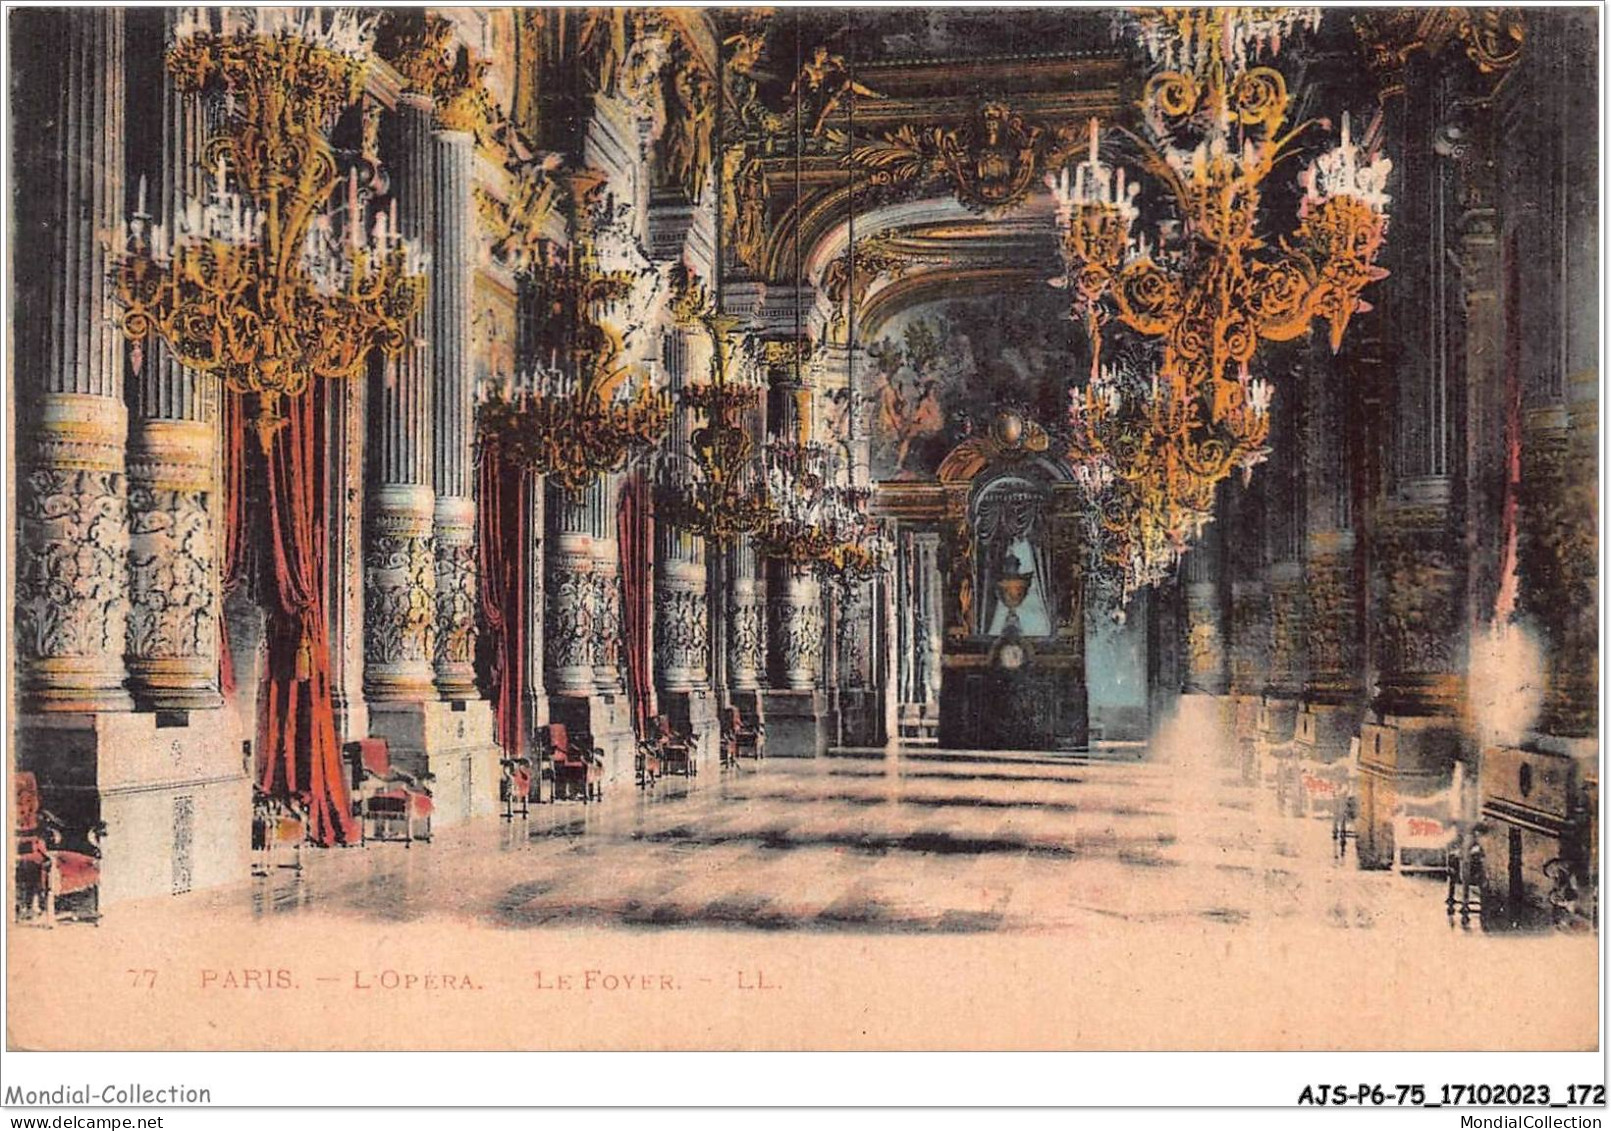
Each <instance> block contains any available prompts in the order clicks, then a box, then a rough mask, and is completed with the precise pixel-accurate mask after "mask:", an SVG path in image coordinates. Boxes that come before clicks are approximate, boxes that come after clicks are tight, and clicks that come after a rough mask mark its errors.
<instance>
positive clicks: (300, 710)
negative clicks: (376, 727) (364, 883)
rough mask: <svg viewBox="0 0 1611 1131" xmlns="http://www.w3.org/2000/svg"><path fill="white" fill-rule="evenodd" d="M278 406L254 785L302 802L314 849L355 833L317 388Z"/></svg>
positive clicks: (270, 464) (270, 465) (270, 466)
mask: <svg viewBox="0 0 1611 1131" xmlns="http://www.w3.org/2000/svg"><path fill="white" fill-rule="evenodd" d="M280 405H281V410H282V411H283V412H284V414H285V416H286V417H287V419H286V421H285V423H284V425H283V426H282V427H281V428H280V429H279V430H278V431H277V432H276V433H275V434H274V437H273V439H272V441H271V442H270V444H269V448H268V452H267V459H266V465H267V467H266V470H267V475H266V477H265V479H266V482H267V486H268V490H267V502H268V505H267V511H268V528H269V529H268V547H267V548H268V550H269V560H270V561H271V562H272V563H273V567H274V568H273V571H272V573H273V576H272V578H265V579H264V589H265V593H264V595H263V599H264V601H265V603H266V605H267V608H266V610H265V612H266V614H267V620H268V625H267V634H268V661H267V669H266V671H265V673H264V678H263V682H262V685H261V687H260V688H259V692H258V711H257V720H258V721H257V727H258V745H257V749H258V773H259V784H260V785H261V787H262V789H263V791H264V792H265V793H268V794H271V795H274V796H280V797H287V796H291V797H296V798H299V799H300V800H303V801H305V802H306V804H307V808H308V818H309V829H308V835H309V837H310V839H312V840H313V841H314V842H315V843H317V844H323V845H329V844H350V843H353V842H354V841H356V840H358V827H357V824H356V822H355V821H354V820H353V815H352V805H351V802H350V799H349V796H348V792H347V778H346V772H345V767H344V766H343V764H342V758H341V749H340V746H339V745H338V743H337V741H336V718H335V711H334V709H333V706H332V704H331V695H330V638H329V629H328V623H327V619H326V612H325V589H326V583H327V580H328V579H327V568H326V562H325V526H324V517H323V515H322V513H321V508H320V506H319V500H320V499H322V498H323V497H324V476H325V459H324V450H323V445H322V443H321V442H320V441H321V439H322V436H323V428H322V427H321V426H320V425H321V422H322V417H323V409H324V393H323V383H322V382H315V384H314V387H313V389H311V390H310V391H309V392H306V393H304V394H302V395H301V396H297V397H290V398H282V400H281V402H280ZM243 417H244V414H238V415H237V417H236V420H237V422H238V423H243V422H244V421H243ZM254 442H255V437H254ZM232 446H233V442H232Z"/></svg>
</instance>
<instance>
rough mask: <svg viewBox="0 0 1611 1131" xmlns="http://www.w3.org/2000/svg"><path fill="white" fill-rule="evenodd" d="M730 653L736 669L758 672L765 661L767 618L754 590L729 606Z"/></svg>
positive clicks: (734, 600)
mask: <svg viewBox="0 0 1611 1131" xmlns="http://www.w3.org/2000/svg"><path fill="white" fill-rule="evenodd" d="M727 624H728V634H729V636H728V649H729V651H728V654H729V656H730V657H731V659H732V665H733V669H734V670H735V671H741V672H745V673H746V674H750V673H755V672H759V671H760V670H761V668H762V667H763V666H764V665H765V663H766V618H765V616H763V615H762V611H761V606H760V605H759V604H758V603H757V602H756V600H755V596H754V594H753V593H752V594H749V595H748V596H747V597H746V598H744V599H740V598H739V597H737V596H736V595H735V597H734V599H733V601H732V602H731V603H730V604H729V605H728V606H727Z"/></svg>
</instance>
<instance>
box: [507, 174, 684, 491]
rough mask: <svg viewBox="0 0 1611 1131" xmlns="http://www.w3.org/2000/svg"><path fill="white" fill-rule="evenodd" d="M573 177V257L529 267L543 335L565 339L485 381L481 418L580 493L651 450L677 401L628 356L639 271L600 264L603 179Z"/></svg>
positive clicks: (511, 447) (532, 462)
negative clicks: (516, 370) (512, 372)
mask: <svg viewBox="0 0 1611 1131" xmlns="http://www.w3.org/2000/svg"><path fill="white" fill-rule="evenodd" d="M568 179H569V182H570V186H569V187H570V195H571V201H572V204H573V206H574V209H575V221H576V222H575V226H574V227H575V232H574V236H573V239H572V241H571V243H570V245H569V247H568V248H567V249H566V253H565V259H564V260H563V261H562V262H559V263H545V264H544V265H542V266H541V267H539V268H538V269H536V270H534V271H532V272H531V273H530V275H529V276H528V278H529V281H530V283H531V285H532V286H533V288H534V289H535V290H536V291H537V293H538V301H537V304H536V305H537V307H538V309H539V310H540V311H541V313H542V316H543V321H544V323H545V328H544V333H545V335H546V336H548V337H549V338H550V340H553V339H559V340H562V341H563V342H564V343H565V344H564V346H563V349H562V348H561V347H558V346H555V347H553V348H551V349H550V351H549V359H548V364H547V365H543V364H542V363H541V361H540V360H534V361H532V362H531V363H530V364H529V365H528V367H527V368H526V369H524V370H523V371H522V372H521V374H520V375H519V376H518V377H516V378H513V379H511V378H503V379H501V380H494V381H488V382H485V383H483V384H482V386H481V387H480V389H479V390H478V401H479V404H478V408H477V423H478V426H479V429H480V433H481V438H482V442H483V443H491V444H496V445H497V446H498V448H499V450H500V451H501V452H503V453H504V454H506V455H508V456H509V457H510V458H511V459H513V460H515V461H516V462H518V463H520V464H522V465H524V466H526V467H529V468H530V469H532V470H533V471H535V472H536V473H537V474H539V475H542V476H545V477H547V478H548V479H549V480H550V481H551V482H553V483H556V484H557V485H558V486H560V487H561V488H563V489H564V490H565V491H568V492H571V493H576V492H579V491H581V490H583V489H584V488H586V487H587V486H588V485H589V484H590V483H592V482H593V481H594V479H596V478H597V477H598V476H600V475H603V474H606V473H609V472H615V471H621V470H624V469H625V468H627V467H628V466H630V465H631V464H632V463H634V462H635V461H636V460H638V459H640V458H642V457H643V456H644V455H646V454H648V453H649V452H650V451H652V450H653V449H654V448H655V446H656V445H658V444H659V443H660V440H661V438H662V437H663V436H664V435H665V433H666V429H667V427H668V426H669V425H670V423H671V401H670V398H669V397H668V396H667V395H666V394H665V393H664V392H663V391H661V390H659V389H657V388H656V387H655V382H654V380H653V375H652V373H649V372H647V371H646V370H644V369H641V368H640V367H638V366H636V365H632V364H623V363H622V361H621V354H622V352H623V345H624V343H623V337H622V333H621V331H620V330H619V329H618V328H617V325H616V323H617V322H618V321H620V320H622V317H623V314H622V311H621V309H620V307H621V305H622V303H623V302H624V301H625V300H626V299H627V298H628V297H629V296H630V294H631V292H632V289H633V287H634V285H635V283H636V280H637V273H636V272H634V271H631V270H627V269H621V268H613V269H606V268H604V267H602V266H601V265H600V263H599V260H598V255H597V251H596V249H595V246H594V239H593V236H594V231H593V229H594V225H593V222H592V209H591V205H590V203H589V201H590V199H591V197H592V196H593V195H594V194H595V193H596V192H597V190H598V189H599V187H601V186H602V185H603V183H604V178H603V176H602V175H601V174H599V173H597V172H595V171H592V170H585V169H583V170H575V171H573V172H572V173H570V174H569V177H568ZM562 359H563V362H562Z"/></svg>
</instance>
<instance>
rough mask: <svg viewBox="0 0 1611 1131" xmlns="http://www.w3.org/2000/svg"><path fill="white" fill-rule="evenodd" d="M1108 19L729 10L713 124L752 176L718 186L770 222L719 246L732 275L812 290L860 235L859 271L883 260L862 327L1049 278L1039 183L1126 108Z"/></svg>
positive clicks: (1052, 246)
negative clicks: (922, 306) (718, 120)
mask: <svg viewBox="0 0 1611 1131" xmlns="http://www.w3.org/2000/svg"><path fill="white" fill-rule="evenodd" d="M1110 27H1111V13H1110V12H1106V11H1096V10H1090V9H1087V10H1069V9H1022V8H1020V9H931V10H927V11H924V10H917V9H902V10H898V11H897V10H884V11H880V10H876V9H873V10H869V9H856V10H827V9H818V10H814V11H813V10H797V9H791V10H788V11H786V12H779V13H777V14H776V15H773V16H770V17H765V18H759V17H755V16H742V15H738V14H730V15H728V16H725V17H724V23H723V33H724V39H725V43H724V46H725V50H726V53H727V54H726V58H727V60H728V63H729V68H728V73H727V80H728V81H727V87H726V89H727V99H726V101H725V102H724V116H725V125H724V128H723V135H724V140H725V142H726V144H727V147H728V153H729V154H730V155H731V156H730V169H738V168H740V167H742V168H743V169H744V170H745V172H746V173H747V175H746V176H744V177H740V178H737V179H736V180H735V181H734V183H733V184H732V185H730V191H731V192H732V193H733V197H734V201H733V203H734V206H735V211H739V210H743V209H744V208H746V207H748V208H751V209H753V210H754V211H753V212H752V215H754V214H759V215H761V216H762V217H763V218H764V219H763V222H762V223H760V224H758V225H754V224H752V225H750V227H749V229H748V233H749V235H750V237H751V238H750V239H749V240H748V241H746V240H745V239H744V238H742V236H741V237H739V238H733V239H729V240H728V252H729V255H728V271H729V277H730V278H746V277H747V278H751V279H755V280H757V281H759V282H762V283H773V284H778V285H784V286H795V285H811V286H822V285H823V284H824V280H825V278H828V277H829V275H830V268H831V265H832V264H833V262H834V261H835V260H836V259H844V260H846V261H847V264H846V265H841V267H840V268H839V270H840V272H841V273H842V274H843V273H844V272H846V271H847V270H848V262H849V261H850V260H851V258H852V257H850V256H847V251H848V249H849V248H850V246H851V241H852V239H853V238H854V240H855V242H856V244H857V245H858V249H859V248H860V247H861V245H862V244H863V241H866V240H868V239H869V238H871V239H872V240H873V241H874V242H875V244H876V253H875V254H874V255H873V256H872V257H871V258H870V259H869V263H868V264H866V265H863V264H862V263H861V262H860V261H859V259H858V260H857V267H856V273H857V274H858V275H863V276H865V275H866V274H867V273H868V272H869V271H871V269H872V267H873V266H881V267H882V268H883V270H881V271H880V272H879V275H878V281H877V282H876V283H873V284H872V285H871V286H868V285H867V280H866V279H865V277H864V278H863V279H862V280H861V282H860V284H859V286H858V291H859V292H860V293H859V295H858V297H860V298H862V299H863V300H864V306H863V309H862V310H861V312H860V315H859V317H860V320H861V322H862V323H863V324H864V325H865V326H867V327H869V328H872V329H876V327H877V326H878V325H879V324H881V322H882V321H884V320H887V318H889V317H891V316H893V315H894V314H895V313H896V312H898V310H899V309H900V308H901V307H902V306H904V305H908V304H910V303H922V302H927V301H930V299H931V297H932V296H935V295H942V294H944V293H947V291H950V292H953V293H983V292H986V291H988V290H989V289H990V288H999V287H1001V286H1007V285H1011V286H1042V285H1044V280H1045V279H1047V278H1049V277H1050V276H1052V275H1055V274H1057V273H1058V263H1057V256H1056V243H1055V231H1056V229H1055V225H1054V223H1053V218H1052V205H1051V200H1050V194H1049V192H1048V191H1047V189H1046V188H1045V185H1044V183H1043V181H1044V177H1045V176H1046V174H1048V173H1049V172H1052V171H1054V170H1056V169H1060V168H1061V167H1062V164H1063V155H1064V154H1065V153H1067V152H1069V151H1070V150H1071V149H1072V148H1073V147H1074V146H1075V145H1076V144H1077V143H1078V142H1079V141H1080V140H1083V137H1084V129H1085V125H1086V123H1087V121H1088V120H1089V119H1090V118H1092V117H1093V116H1094V117H1100V118H1103V119H1104V120H1113V119H1114V118H1115V117H1118V116H1121V115H1122V114H1125V113H1127V111H1126V110H1124V109H1123V108H1124V107H1125V106H1127V105H1129V104H1131V103H1133V102H1134V95H1133V92H1131V91H1129V90H1127V89H1122V85H1123V78H1124V74H1125V71H1126V68H1125V66H1124V61H1125V54H1124V50H1123V48H1122V45H1117V44H1115V42H1114V40H1113V38H1112V35H1111V32H1110ZM734 158H737V159H734ZM859 254H860V252H859V250H858V256H859ZM872 259H876V264H875V263H873V262H872ZM843 286H844V280H843V278H841V279H840V287H841V289H840V291H839V292H838V293H837V294H836V296H835V298H834V299H833V300H831V301H832V302H833V303H835V304H837V302H838V301H840V300H841V299H842V297H843Z"/></svg>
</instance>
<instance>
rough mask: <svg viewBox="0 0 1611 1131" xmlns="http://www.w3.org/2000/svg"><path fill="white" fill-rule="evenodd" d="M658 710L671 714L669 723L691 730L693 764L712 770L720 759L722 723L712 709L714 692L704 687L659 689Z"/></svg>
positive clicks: (718, 715) (714, 704) (713, 707)
mask: <svg viewBox="0 0 1611 1131" xmlns="http://www.w3.org/2000/svg"><path fill="white" fill-rule="evenodd" d="M659 697H660V711H661V713H662V714H665V715H669V716H670V717H671V725H672V726H673V727H674V728H679V729H682V730H691V731H693V732H694V735H695V740H694V764H695V766H696V767H697V772H699V773H704V772H706V771H707V770H708V771H710V772H711V773H715V772H716V767H717V766H718V765H719V764H720V762H721V754H722V726H721V717H720V714H719V713H718V712H717V710H716V695H715V693H714V692H712V691H711V690H710V689H709V688H708V687H695V688H690V689H688V690H684V691H662V692H660V696H659Z"/></svg>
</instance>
